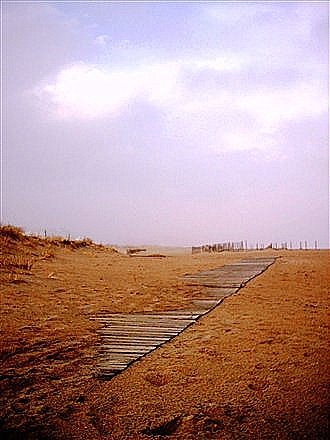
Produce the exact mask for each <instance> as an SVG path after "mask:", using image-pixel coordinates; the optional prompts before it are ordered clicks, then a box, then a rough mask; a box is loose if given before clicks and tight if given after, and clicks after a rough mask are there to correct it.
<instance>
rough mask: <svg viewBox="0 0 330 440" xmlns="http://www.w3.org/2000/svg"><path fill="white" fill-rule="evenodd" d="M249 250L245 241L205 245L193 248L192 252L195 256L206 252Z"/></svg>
mask: <svg viewBox="0 0 330 440" xmlns="http://www.w3.org/2000/svg"><path fill="white" fill-rule="evenodd" d="M245 249H247V243H246V242H245V243H244V241H238V242H232V241H228V242H226V243H217V244H204V245H202V246H193V247H192V248H191V251H192V253H193V254H201V253H204V252H223V251H244V250H245Z"/></svg>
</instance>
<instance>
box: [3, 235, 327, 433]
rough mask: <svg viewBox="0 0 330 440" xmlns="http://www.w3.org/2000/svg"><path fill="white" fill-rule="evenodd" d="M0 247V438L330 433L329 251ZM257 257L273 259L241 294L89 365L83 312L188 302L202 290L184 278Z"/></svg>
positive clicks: (91, 326)
mask: <svg viewBox="0 0 330 440" xmlns="http://www.w3.org/2000/svg"><path fill="white" fill-rule="evenodd" d="M1 250H2V257H1V258H2V261H3V263H2V266H1V346H0V347H1V359H2V362H1V432H2V434H1V436H2V438H5V439H22V438H24V439H115V440H117V439H118V440H119V439H148V438H173V439H191V440H193V439H256V438H257V439H315V440H320V439H326V438H328V434H329V427H328V411H329V389H328V388H329V379H330V377H329V376H330V374H329V369H328V366H329V357H330V356H329V346H328V340H329V319H328V316H329V315H328V303H329V285H330V273H329V270H328V267H329V252H328V251H322V250H319V251H274V250H265V251H258V252H255V251H254V252H222V253H218V254H200V255H193V256H192V255H189V254H187V252H184V253H182V254H180V253H179V252H177V251H176V252H175V254H173V255H172V256H171V255H170V252H168V253H167V254H168V255H166V256H165V257H159V256H158V257H157V256H155V257H145V256H140V257H139V256H135V257H129V256H127V255H124V254H121V253H117V252H115V251H114V250H113V249H111V248H103V247H99V246H94V245H89V246H86V247H81V248H76V249H75V248H73V247H72V246H63V245H56V244H54V243H52V242H50V241H48V242H46V241H43V240H40V239H31V238H25V239H24V240H23V241H19V242H17V241H15V240H9V239H8V238H6V240H4V239H2V242H1ZM262 255H267V256H275V257H277V260H276V262H275V263H274V264H273V265H272V266H271V267H270V268H269V269H267V271H266V272H264V273H263V274H261V275H260V276H258V277H256V278H255V279H253V280H251V281H250V282H249V283H248V284H247V285H246V286H245V287H244V288H242V289H240V290H239V291H238V293H236V294H235V295H233V296H231V297H229V298H227V299H226V300H225V301H224V302H223V303H222V304H221V305H220V306H218V307H217V308H216V309H214V310H213V311H211V312H210V313H209V314H208V315H206V316H204V317H203V318H201V319H200V320H199V321H198V322H197V323H196V324H194V325H192V326H191V327H189V328H188V329H187V330H185V331H184V332H183V333H182V334H180V335H179V336H178V337H176V338H174V339H172V340H171V341H170V342H169V343H167V344H165V345H163V346H162V347H160V348H158V349H156V350H155V351H153V352H151V353H150V354H148V355H147V356H145V357H144V358H143V359H141V360H139V361H138V362H136V363H134V364H132V365H131V366H130V367H129V368H128V369H126V370H125V371H124V372H122V373H121V374H119V375H118V376H116V377H114V378H113V379H112V380H110V381H102V380H100V379H99V378H98V377H97V371H96V357H97V343H98V340H97V333H96V330H97V328H98V324H97V323H96V322H95V321H93V320H91V319H90V318H91V317H92V316H95V315H97V314H100V313H105V312H111V313H116V312H125V313H130V312H142V311H144V312H151V311H166V310H177V309H183V310H184V309H187V308H189V304H190V302H191V300H192V299H193V298H194V297H195V296H197V295H198V294H199V293H200V289H201V288H200V287H198V286H188V285H187V283H185V282H184V280H183V279H181V278H180V276H182V275H184V274H192V273H196V272H198V271H201V270H206V269H212V268H216V267H220V266H222V265H224V264H226V263H228V262H234V261H239V260H240V259H242V258H246V257H253V256H262ZM14 257H15V258H16V260H15V261H16V262H17V261H18V259H19V258H20V259H21V260H20V261H21V262H22V264H21V266H22V267H18V266H19V265H18V264H16V267H15V265H14V264H12V265H11V266H10V265H9V266H10V267H9V266H8V264H9V263H8V261H9V262H10V261H11V260H10V258H14ZM24 262H25V263H26V262H31V267H28V265H26V264H25V266H24V264H23V263H24ZM23 266H24V267H23Z"/></svg>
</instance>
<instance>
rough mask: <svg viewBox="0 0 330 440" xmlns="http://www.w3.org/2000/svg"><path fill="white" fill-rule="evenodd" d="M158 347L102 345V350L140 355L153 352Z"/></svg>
mask: <svg viewBox="0 0 330 440" xmlns="http://www.w3.org/2000/svg"><path fill="white" fill-rule="evenodd" d="M157 347H158V345H146V344H144V345H141V344H139V345H134V344H133V345H132V344H103V345H102V349H101V350H100V352H102V351H103V350H107V351H108V352H109V353H122V352H125V353H140V352H146V351H148V350H154V349H155V348H157Z"/></svg>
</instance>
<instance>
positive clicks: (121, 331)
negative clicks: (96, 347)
mask: <svg viewBox="0 0 330 440" xmlns="http://www.w3.org/2000/svg"><path fill="white" fill-rule="evenodd" d="M179 333H181V332H179V331H175V332H168V331H164V330H162V331H160V330H159V331H154V332H151V331H143V330H125V329H119V330H117V331H116V330H112V331H111V332H110V331H109V332H103V334H105V335H108V336H109V335H113V336H116V335H121V334H126V335H127V336H147V337H149V336H150V337H152V336H156V337H164V338H165V337H168V338H170V337H172V336H176V335H178V334H179Z"/></svg>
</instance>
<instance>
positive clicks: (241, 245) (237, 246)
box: [191, 240, 318, 254]
mask: <svg viewBox="0 0 330 440" xmlns="http://www.w3.org/2000/svg"><path fill="white" fill-rule="evenodd" d="M264 249H274V250H288V249H290V250H293V249H294V247H293V244H292V241H290V242H289V245H288V243H287V242H286V241H285V242H282V243H270V244H268V245H265V244H264V243H258V242H257V243H256V245H255V246H252V247H249V246H248V243H247V241H246V240H245V241H243V240H242V241H237V242H232V241H227V242H225V243H216V244H204V245H201V246H192V248H191V252H192V254H201V253H205V252H208V253H212V252H223V251H231V252H235V251H247V250H257V251H258V250H264ZM296 249H300V250H308V249H311V248H309V246H308V243H307V241H306V240H305V241H304V247H303V242H302V241H300V242H299V248H296ZM314 249H315V250H317V249H318V243H317V240H315V241H314Z"/></svg>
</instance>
